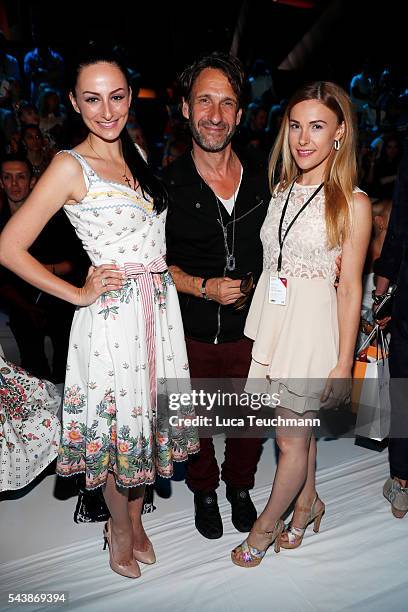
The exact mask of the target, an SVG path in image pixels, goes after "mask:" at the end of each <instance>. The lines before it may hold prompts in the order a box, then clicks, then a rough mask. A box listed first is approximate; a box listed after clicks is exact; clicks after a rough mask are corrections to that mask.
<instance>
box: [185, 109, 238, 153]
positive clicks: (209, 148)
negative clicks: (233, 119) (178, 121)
mask: <svg viewBox="0 0 408 612" xmlns="http://www.w3.org/2000/svg"><path fill="white" fill-rule="evenodd" d="M188 124H189V126H190V130H191V136H192V137H193V140H194V141H195V142H196V143H197V144H198V146H199V147H201V149H203V151H206V152H207V153H218V152H219V151H223V150H224V149H225V148H226V147H227V145H229V143H230V142H231V140H232V137H233V136H234V134H235V130H236V126H235V125H234V126H233V128H232V129H231V131H230V132H229V133H228V134H227V135H226V137H225V138H224V140H223V141H222V142H221V143H217V144H211V143H210V142H208V141H206V140H204V138H203V136H202V135H201V134H200V132H199V131H198V129H197V128H196V126H195V125H194V122H193V120H192V118H191V116H190V118H189V120H188Z"/></svg>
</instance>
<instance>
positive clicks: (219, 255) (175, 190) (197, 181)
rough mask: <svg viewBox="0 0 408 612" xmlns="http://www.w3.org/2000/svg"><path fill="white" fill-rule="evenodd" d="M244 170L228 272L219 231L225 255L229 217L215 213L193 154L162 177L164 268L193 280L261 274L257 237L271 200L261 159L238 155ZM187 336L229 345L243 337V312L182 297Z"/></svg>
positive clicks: (230, 227) (230, 233) (229, 237)
mask: <svg viewBox="0 0 408 612" xmlns="http://www.w3.org/2000/svg"><path fill="white" fill-rule="evenodd" d="M239 158H240V161H241V164H242V166H243V175H242V181H241V186H240V189H239V192H238V196H237V200H236V202H235V246H234V256H235V258H236V269H235V271H234V272H228V271H227V270H226V252H225V244H224V238H223V230H222V226H221V223H220V219H219V211H220V212H221V215H222V221H223V224H224V226H225V227H226V229H227V240H228V245H229V250H230V251H231V249H232V241H233V231H232V230H233V219H234V217H233V215H231V216H230V215H228V213H227V211H226V210H225V208H224V206H223V204H222V203H221V202H219V210H218V206H217V201H216V197H215V195H214V193H213V191H212V190H211V189H210V188H209V187H208V185H207V184H206V183H205V182H204V181H203V180H202V178H201V177H200V175H199V174H198V173H197V170H196V168H195V165H194V162H193V160H192V157H191V152H190V151H188V152H187V153H185V154H184V155H182V156H181V157H180V158H178V159H177V160H176V161H175V162H173V163H172V164H171V165H170V166H169V167H168V168H166V169H165V171H164V173H163V179H164V181H165V184H166V187H167V189H168V192H169V198H170V202H169V210H168V213H167V223H166V242H167V263H168V265H172V264H174V265H177V266H179V267H180V268H181V269H182V270H183V271H184V272H187V273H188V274H191V275H193V276H200V277H204V278H213V277H221V276H230V277H231V278H242V277H243V276H244V275H245V274H246V273H247V272H253V273H254V276H255V278H256V279H258V278H259V276H260V274H261V271H262V244H261V240H260V237H259V232H260V229H261V226H262V223H263V221H264V219H265V215H266V211H267V209H268V204H269V200H270V192H269V187H268V181H267V171H266V166H265V165H264V164H263V163H261V162H259V160H258V159H257V160H255V159H251V158H250V157H246V156H244V155H239ZM179 298H180V306H181V313H182V317H183V323H184V331H185V334H186V336H188V337H190V338H193V339H195V340H201V341H204V342H228V341H234V340H238V339H240V338H242V337H243V335H244V334H243V331H244V325H245V319H246V316H247V312H248V311H247V308H245V309H244V310H243V312H240V313H237V312H236V311H235V310H234V308H233V307H232V306H220V305H219V304H218V303H217V302H212V301H207V300H204V299H203V298H198V297H195V296H192V295H187V294H183V293H180V294H179Z"/></svg>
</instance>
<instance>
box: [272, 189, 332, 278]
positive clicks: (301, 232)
mask: <svg viewBox="0 0 408 612" xmlns="http://www.w3.org/2000/svg"><path fill="white" fill-rule="evenodd" d="M316 188H317V186H316V185H314V186H310V185H308V186H302V185H298V184H297V183H295V185H294V187H293V189H292V193H291V195H290V198H289V203H288V207H287V209H286V215H285V219H284V222H283V226H282V235H283V236H284V235H285V231H286V228H287V227H288V225H289V224H290V222H291V221H292V219H293V217H294V216H295V215H296V213H297V212H298V211H299V210H300V209H301V208H302V206H303V204H304V203H305V202H306V200H307V199H308V198H309V197H310V196H311V195H312V194H313V192H314V191H315V190H316ZM289 189H290V186H289V187H288V188H287V189H286V190H285V191H283V192H277V191H276V190H275V192H274V194H273V196H272V198H271V201H270V204H269V208H268V212H267V214H266V217H265V221H264V223H263V225H262V228H261V240H262V244H263V252H264V255H263V268H264V270H270V271H271V272H276V270H277V265H278V256H279V239H278V229H279V221H280V218H281V214H282V209H283V206H284V204H285V201H286V198H287V195H288V192H289ZM340 253H341V248H340V247H335V248H333V249H329V248H328V246H327V239H326V221H325V211H324V190H323V189H322V190H321V191H319V193H318V194H317V195H316V196H315V197H314V198H313V200H312V201H311V202H310V203H309V204H308V206H307V207H306V209H305V210H304V211H303V212H302V213H301V214H300V216H299V217H298V218H297V219H296V221H295V223H294V224H293V226H292V227H291V229H290V231H289V234H288V235H287V237H286V240H285V242H284V245H283V254H282V270H281V275H282V276H285V275H286V276H292V277H297V278H309V279H312V278H326V279H328V280H330V281H331V282H334V280H335V276H336V263H335V262H336V257H337V256H338V255H339V254H340Z"/></svg>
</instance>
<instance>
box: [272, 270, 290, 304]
mask: <svg viewBox="0 0 408 612" xmlns="http://www.w3.org/2000/svg"><path fill="white" fill-rule="evenodd" d="M287 289H288V279H287V278H281V277H279V276H272V274H271V276H270V277H269V303H270V304H278V305H279V306H286V294H287Z"/></svg>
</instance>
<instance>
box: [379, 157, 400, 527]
mask: <svg viewBox="0 0 408 612" xmlns="http://www.w3.org/2000/svg"><path fill="white" fill-rule="evenodd" d="M374 271H375V272H376V274H377V275H378V278H377V285H376V289H375V294H376V295H377V296H378V298H377V299H376V298H374V299H375V301H380V300H381V297H382V296H383V295H384V294H385V292H386V291H387V289H388V285H389V282H390V281H391V282H392V283H395V282H396V283H397V291H396V293H395V297H394V305H393V311H392V318H391V344H390V358H389V365H390V375H391V382H390V395H391V432H390V439H389V444H388V452H389V460H390V478H389V479H388V480H387V481H386V482H385V484H384V490H383V491H384V496H385V497H386V498H387V499H388V501H390V503H391V509H392V513H393V514H394V516H395V517H396V518H403V517H404V516H405V514H406V513H407V512H408V407H407V395H408V155H407V154H406V155H405V158H404V159H403V161H402V162H401V165H400V168H399V172H398V179H397V185H396V189H395V193H394V198H393V204H392V211H391V217H390V221H389V224H388V230H387V234H386V237H385V240H384V246H383V248H382V252H381V257H380V259H379V260H377V261H376V262H375V265H374Z"/></svg>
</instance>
